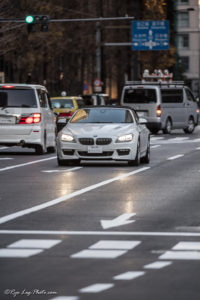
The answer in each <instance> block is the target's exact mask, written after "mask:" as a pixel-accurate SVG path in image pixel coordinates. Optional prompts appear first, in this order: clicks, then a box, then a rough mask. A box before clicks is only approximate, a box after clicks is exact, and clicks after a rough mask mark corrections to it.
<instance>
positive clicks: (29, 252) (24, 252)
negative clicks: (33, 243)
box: [0, 248, 43, 257]
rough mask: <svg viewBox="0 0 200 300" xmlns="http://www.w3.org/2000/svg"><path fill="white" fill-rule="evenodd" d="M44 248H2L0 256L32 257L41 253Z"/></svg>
mask: <svg viewBox="0 0 200 300" xmlns="http://www.w3.org/2000/svg"><path fill="white" fill-rule="evenodd" d="M42 251H43V250H42V249H8V248H5V249H0V257H30V256H33V255H36V254H39V253H41V252H42Z"/></svg>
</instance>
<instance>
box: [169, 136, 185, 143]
mask: <svg viewBox="0 0 200 300" xmlns="http://www.w3.org/2000/svg"><path fill="white" fill-rule="evenodd" d="M169 140H170V141H174V142H176V141H185V140H189V137H175V138H172V139H169Z"/></svg>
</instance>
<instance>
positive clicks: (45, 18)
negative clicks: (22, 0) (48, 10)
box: [40, 16, 49, 32]
mask: <svg viewBox="0 0 200 300" xmlns="http://www.w3.org/2000/svg"><path fill="white" fill-rule="evenodd" d="M40 24H41V27H40V31H43V32H47V31H48V30H49V28H48V24H49V16H40Z"/></svg>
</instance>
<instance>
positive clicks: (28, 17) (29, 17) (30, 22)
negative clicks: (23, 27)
mask: <svg viewBox="0 0 200 300" xmlns="http://www.w3.org/2000/svg"><path fill="white" fill-rule="evenodd" d="M25 21H26V23H27V24H32V23H33V21H34V17H33V16H26V18H25Z"/></svg>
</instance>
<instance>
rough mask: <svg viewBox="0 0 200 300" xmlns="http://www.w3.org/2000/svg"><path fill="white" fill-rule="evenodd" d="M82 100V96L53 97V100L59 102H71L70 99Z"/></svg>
mask: <svg viewBox="0 0 200 300" xmlns="http://www.w3.org/2000/svg"><path fill="white" fill-rule="evenodd" d="M72 98H73V99H82V97H81V96H65V97H63V96H56V97H51V100H58V99H66V100H69V99H72Z"/></svg>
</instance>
